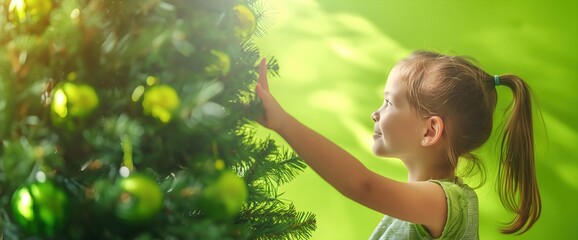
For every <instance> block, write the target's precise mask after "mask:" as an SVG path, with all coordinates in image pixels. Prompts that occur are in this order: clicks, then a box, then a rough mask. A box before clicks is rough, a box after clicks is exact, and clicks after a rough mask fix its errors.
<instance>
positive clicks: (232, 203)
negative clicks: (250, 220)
mask: <svg viewBox="0 0 578 240" xmlns="http://www.w3.org/2000/svg"><path fill="white" fill-rule="evenodd" d="M247 195H248V192H247V185H246V184H245V181H244V180H243V179H242V178H240V177H239V176H237V174H235V173H234V172H231V171H228V170H225V171H223V172H222V173H221V175H220V176H219V177H218V179H217V181H215V182H214V183H213V184H211V185H209V186H207V187H206V188H205V189H204V190H203V193H202V208H203V210H204V211H205V212H206V213H207V214H208V215H209V216H211V217H213V218H215V219H231V218H233V217H235V216H236V215H237V214H238V213H239V211H240V210H241V208H242V207H243V204H244V203H245V201H246V200H247Z"/></svg>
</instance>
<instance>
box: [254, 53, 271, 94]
mask: <svg viewBox="0 0 578 240" xmlns="http://www.w3.org/2000/svg"><path fill="white" fill-rule="evenodd" d="M257 84H259V85H261V87H263V88H264V89H265V90H266V91H269V82H268V81H267V59H265V58H263V59H261V63H260V64H259V81H258V82H257Z"/></svg>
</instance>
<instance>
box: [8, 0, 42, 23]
mask: <svg viewBox="0 0 578 240" xmlns="http://www.w3.org/2000/svg"><path fill="white" fill-rule="evenodd" d="M9 2H10V3H9V4H8V18H9V19H10V20H11V21H12V22H13V23H16V24H19V23H25V22H30V23H32V24H35V23H38V22H40V21H42V20H47V18H48V15H49V14H50V12H51V11H52V7H53V4H52V0H11V1H9Z"/></svg>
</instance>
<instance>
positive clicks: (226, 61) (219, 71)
mask: <svg viewBox="0 0 578 240" xmlns="http://www.w3.org/2000/svg"><path fill="white" fill-rule="evenodd" d="M208 61H209V64H208V65H207V66H206V67H205V71H206V72H207V75H208V76H210V77H220V76H227V74H229V71H231V58H230V57H229V55H228V54H226V53H224V52H222V51H219V50H214V49H213V50H211V55H210V56H209V60H208Z"/></svg>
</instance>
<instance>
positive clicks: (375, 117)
mask: <svg viewBox="0 0 578 240" xmlns="http://www.w3.org/2000/svg"><path fill="white" fill-rule="evenodd" d="M371 119H373V121H374V122H377V121H379V113H378V112H377V111H375V112H373V113H372V114H371Z"/></svg>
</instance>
